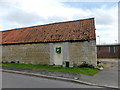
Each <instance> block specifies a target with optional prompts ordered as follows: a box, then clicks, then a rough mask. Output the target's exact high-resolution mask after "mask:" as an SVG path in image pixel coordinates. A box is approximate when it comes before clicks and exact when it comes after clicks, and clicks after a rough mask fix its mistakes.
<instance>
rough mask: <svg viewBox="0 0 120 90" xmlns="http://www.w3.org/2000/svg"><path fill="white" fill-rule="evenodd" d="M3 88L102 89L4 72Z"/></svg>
mask: <svg viewBox="0 0 120 90" xmlns="http://www.w3.org/2000/svg"><path fill="white" fill-rule="evenodd" d="M2 88H100V87H97V86H88V85H83V84H78V83H72V82H67V81H59V80H52V79H46V78H40V77H33V76H27V75H21V74H14V73H7V72H2Z"/></svg>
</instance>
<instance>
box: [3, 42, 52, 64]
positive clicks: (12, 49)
mask: <svg viewBox="0 0 120 90" xmlns="http://www.w3.org/2000/svg"><path fill="white" fill-rule="evenodd" d="M2 60H3V61H11V60H19V61H21V62H24V63H33V64H49V60H50V49H49V44H47V43H41V44H20V45H3V46H2Z"/></svg>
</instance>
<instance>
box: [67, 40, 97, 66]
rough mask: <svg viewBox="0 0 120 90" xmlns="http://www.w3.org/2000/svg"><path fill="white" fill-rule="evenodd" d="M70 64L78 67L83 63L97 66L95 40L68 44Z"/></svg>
mask: <svg viewBox="0 0 120 90" xmlns="http://www.w3.org/2000/svg"><path fill="white" fill-rule="evenodd" d="M69 59H70V62H73V64H74V65H75V66H76V65H77V66H79V65H80V64H81V63H82V62H83V61H86V62H87V63H89V64H92V65H94V66H96V65H97V52H96V42H95V40H90V41H83V42H70V43H69Z"/></svg>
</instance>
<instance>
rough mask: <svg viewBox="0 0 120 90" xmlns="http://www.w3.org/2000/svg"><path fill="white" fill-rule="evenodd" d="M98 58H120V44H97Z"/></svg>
mask: <svg viewBox="0 0 120 90" xmlns="http://www.w3.org/2000/svg"><path fill="white" fill-rule="evenodd" d="M110 48H113V50H110ZM97 58H120V45H101V46H100V45H99V46H97Z"/></svg>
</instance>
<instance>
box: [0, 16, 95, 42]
mask: <svg viewBox="0 0 120 90" xmlns="http://www.w3.org/2000/svg"><path fill="white" fill-rule="evenodd" d="M1 33H2V42H1V43H0V44H13V43H30V42H53V41H71V40H89V39H95V25H94V18H90V19H85V20H77V21H69V22H63V23H54V24H48V25H41V26H34V27H28V28H20V29H13V30H9V31H2V32H1Z"/></svg>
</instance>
